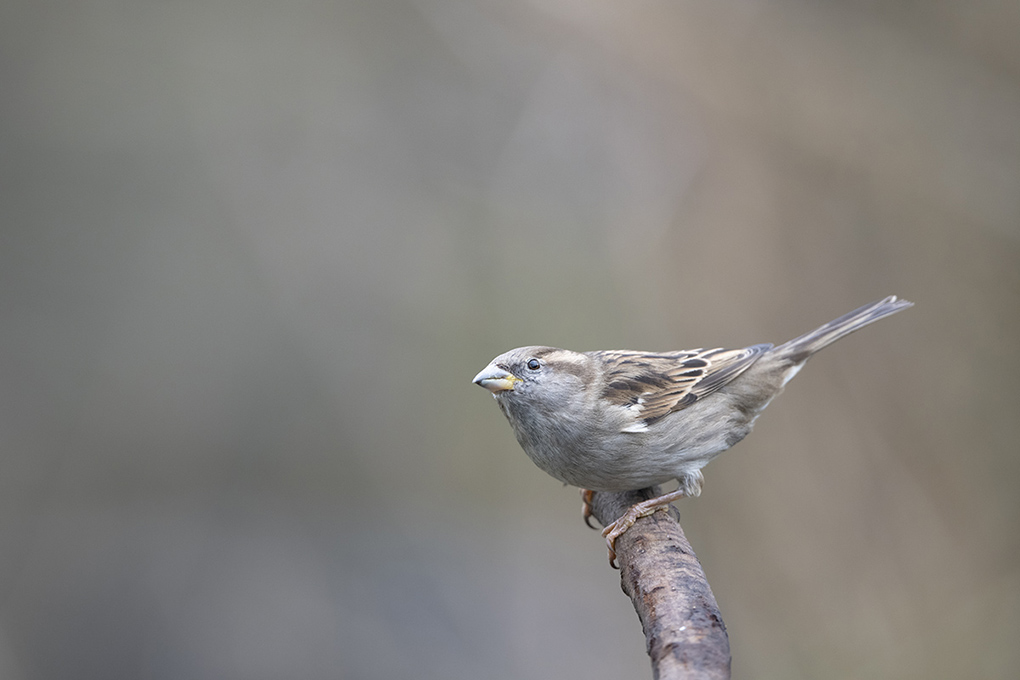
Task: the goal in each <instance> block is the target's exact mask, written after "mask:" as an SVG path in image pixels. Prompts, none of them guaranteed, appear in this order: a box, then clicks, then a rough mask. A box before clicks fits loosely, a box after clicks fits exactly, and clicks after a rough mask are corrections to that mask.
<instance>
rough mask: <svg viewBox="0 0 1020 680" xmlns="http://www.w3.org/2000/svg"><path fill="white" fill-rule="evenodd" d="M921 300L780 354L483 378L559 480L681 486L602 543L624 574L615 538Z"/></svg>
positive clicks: (537, 354) (864, 310)
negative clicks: (846, 342) (805, 377)
mask: <svg viewBox="0 0 1020 680" xmlns="http://www.w3.org/2000/svg"><path fill="white" fill-rule="evenodd" d="M912 305H913V303H912V302H908V301H906V300H898V299H897V298H896V296H890V297H887V298H885V299H884V300H879V301H877V302H873V303H871V304H868V305H864V306H863V307H861V308H860V309H856V310H854V311H852V312H850V313H849V314H846V315H845V316H841V317H840V318H838V319H836V320H835V321H830V322H829V323H827V324H825V325H824V326H821V327H820V328H818V329H816V330H813V331H811V332H810V333H807V334H806V335H802V336H800V337H799V338H796V339H794V340H791V341H789V342H787V343H785V344H783V345H779V346H778V347H773V346H772V345H771V344H762V345H752V346H751V347H745V348H744V349H694V350H684V351H678V352H633V351H629V350H607V351H596V352H572V351H570V350H565V349H557V348H555V347H519V348H517V349H514V350H510V351H509V352H507V353H505V354H501V355H499V356H498V357H496V358H495V359H493V360H492V362H491V363H490V364H489V365H488V366H486V367H485V368H484V369H482V371H481V373H479V374H478V375H476V376H475V378H474V382H475V384H476V385H481V386H482V387H484V388H486V389H487V390H489V391H490V392H492V396H493V397H495V399H496V403H497V404H498V405H499V408H500V410H501V411H503V415H505V416H506V418H507V420H509V421H510V426H511V427H512V428H513V430H514V434H515V435H516V436H517V441H518V442H519V443H520V445H521V447H522V448H523V449H524V452H525V453H527V454H528V456H529V457H530V458H531V460H532V461H534V463H535V464H536V465H537V466H538V467H540V468H541V469H543V470H545V471H546V472H547V473H549V474H550V475H552V476H553V477H555V478H556V479H558V480H560V481H561V482H564V483H566V484H571V485H573V486H578V487H581V489H582V492H581V493H582V497H583V498H584V499H585V504H584V514H585V521H587V520H588V517H589V516H590V509H589V506H588V502H589V501H590V500H591V492H592V491H628V490H634V489H643V488H646V487H649V486H654V485H656V484H662V483H664V482H667V481H669V480H671V479H676V480H678V481H679V482H680V487H679V488H678V489H677V490H676V491H673V492H671V493H666V494H663V495H661V496H658V497H656V498H651V499H649V500H646V501H643V502H641V503H637V504H635V505H634V506H632V507H631V508H630V510H628V512H627V513H625V514H624V515H623V517H620V518H619V519H617V520H616V521H615V522H613V523H611V524H610V525H609V526H607V527H605V529H604V530H603V531H602V535H603V536H605V538H606V543H607V545H608V547H609V561H610V564H612V565H613V566H614V567H615V566H616V565H615V557H616V554H615V550H614V545H615V542H616V538H617V537H618V536H620V535H621V534H623V533H624V532H625V531H626V530H627V529H629V528H630V527H631V526H632V525H633V524H634V522H635V521H636V520H637V519H638V518H639V517H644V516H647V515H650V514H652V513H653V512H655V511H656V510H659V509H666V508H667V507H668V506H669V504H670V503H671V502H672V501H674V500H676V499H678V498H681V497H683V496H698V495H699V494H700V493H701V485H702V483H703V481H704V477H702V474H701V468H703V467H705V465H707V464H708V462H709V461H710V460H712V459H713V458H715V457H716V456H717V455H719V454H720V453H722V452H723V451H725V450H726V449H728V448H730V447H731V446H733V445H734V444H736V443H737V442H739V441H740V440H741V439H743V438H744V437H746V436H747V434H748V433H749V432H750V431H751V427H752V426H753V425H754V421H755V420H756V419H757V418H758V415H759V414H760V413H761V412H762V410H763V409H764V408H765V407H766V406H768V404H769V402H770V401H772V399H773V398H774V397H775V396H776V395H777V394H779V393H780V392H781V391H782V390H783V387H784V386H785V385H786V383H787V382H789V381H790V379H791V378H793V376H795V375H796V374H797V372H798V371H799V370H800V369H801V368H802V367H803V366H804V363H805V362H807V360H808V359H809V358H810V357H811V355H812V354H814V353H815V352H817V351H818V350H820V349H822V348H823V347H825V346H826V345H829V344H831V343H833V342H835V341H836V340H839V339H840V338H842V337H843V336H845V335H849V334H850V333H853V332H854V331H856V330H857V329H859V328H863V327H864V326H867V325H868V324H870V323H873V322H875V321H878V320H879V319H881V318H883V317H886V316H889V315H890V314H895V313H896V312H899V311H901V310H903V309H906V308H907V307H911V306H912Z"/></svg>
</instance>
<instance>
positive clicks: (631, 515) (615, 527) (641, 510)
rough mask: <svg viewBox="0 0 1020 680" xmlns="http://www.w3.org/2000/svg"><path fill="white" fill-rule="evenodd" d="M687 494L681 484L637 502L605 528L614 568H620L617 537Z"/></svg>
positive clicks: (611, 564)
mask: <svg viewBox="0 0 1020 680" xmlns="http://www.w3.org/2000/svg"><path fill="white" fill-rule="evenodd" d="M686 495H687V489H686V488H685V487H684V485H682V484H681V485H680V488H679V489H677V490H676V491H671V492H670V493H664V494H662V495H661V496H656V497H655V498H649V499H648V500H644V501H641V502H640V503H635V504H634V505H632V506H630V508H629V509H628V510H627V512H625V513H623V516H622V517H620V518H619V519H617V520H616V521H615V522H613V523H612V524H610V525H609V526H607V527H606V528H605V529H603V530H602V535H603V536H605V537H606V545H607V546H608V547H609V566H611V567H612V568H613V569H619V567H618V566H616V539H617V538H619V537H620V536H621V535H622V534H623V532H625V531H627V529H630V528H631V527H632V526H634V522H636V521H638V519H640V518H641V517H647V516H648V515H651V514H652V513H653V512H656V511H657V510H668V508H669V504H670V503H672V502H673V501H675V500H677V499H679V498H683V497H684V496H686Z"/></svg>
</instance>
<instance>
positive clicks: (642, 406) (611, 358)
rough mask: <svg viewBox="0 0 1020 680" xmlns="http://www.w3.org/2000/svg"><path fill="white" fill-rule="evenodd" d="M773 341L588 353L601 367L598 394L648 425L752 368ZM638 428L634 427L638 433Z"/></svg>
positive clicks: (708, 393)
mask: <svg viewBox="0 0 1020 680" xmlns="http://www.w3.org/2000/svg"><path fill="white" fill-rule="evenodd" d="M771 348H772V345H770V344H765V345H754V346H752V347H745V348H744V349H692V350H684V351H679V352H663V353H653V352H631V351H626V350H609V351H603V352H590V353H589V354H590V355H591V356H592V357H593V358H595V359H597V360H599V361H601V362H602V363H603V366H604V367H605V376H606V381H605V386H604V387H603V392H602V396H603V397H605V398H606V399H607V400H609V401H610V402H612V403H614V404H616V405H618V406H623V407H628V408H631V409H634V410H635V411H636V416H637V418H638V419H639V423H643V424H644V425H646V426H647V425H650V424H652V423H653V422H655V421H656V420H658V419H660V418H662V417H663V416H665V415H666V414H668V413H671V412H673V411H679V410H680V409H683V408H686V407H688V406H690V405H691V404H693V403H694V402H696V401H697V400H698V399H703V398H704V397H706V396H708V395H710V394H712V393H713V392H715V391H716V390H718V389H719V388H720V387H722V386H723V385H725V384H726V383H728V382H730V381H731V380H733V379H734V378H736V377H737V376H738V375H740V374H741V373H743V372H744V371H746V370H747V369H748V368H750V367H751V364H753V363H754V362H755V361H757V360H758V359H759V357H761V355H762V353H763V352H765V351H766V350H768V349H771ZM640 429H642V428H637V429H636V430H635V431H639V430H640Z"/></svg>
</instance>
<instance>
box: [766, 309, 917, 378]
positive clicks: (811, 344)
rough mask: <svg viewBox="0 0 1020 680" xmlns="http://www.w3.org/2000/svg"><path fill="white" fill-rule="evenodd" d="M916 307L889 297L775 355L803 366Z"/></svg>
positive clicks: (789, 344) (783, 347)
mask: <svg viewBox="0 0 1020 680" xmlns="http://www.w3.org/2000/svg"><path fill="white" fill-rule="evenodd" d="M913 306H914V303H913V302H908V301H907V300H900V299H898V298H897V297H896V296H895V295H890V296H889V297H887V298H885V299H884V300H878V301H877V302H872V303H870V304H867V305H864V306H863V307H860V308H858V309H855V310H854V311H852V312H850V313H849V314H844V315H843V316H841V317H839V318H838V319H835V320H834V321H830V322H829V323H827V324H825V325H824V326H820V327H819V328H816V329H815V330H813V331H811V332H810V333H805V334H804V335H802V336H800V337H799V338H794V339H793V340H790V341H789V342H787V343H784V344H782V345H780V346H779V347H776V349H775V350H773V351H774V352H775V354H776V355H778V356H781V357H783V358H784V359H786V360H787V361H790V362H791V363H794V364H801V363H803V362H804V361H806V360H807V358H808V357H810V356H811V355H812V354H814V353H815V352H817V351H818V350H820V349H822V348H823V347H825V346H826V345H831V344H832V343H834V342H836V341H837V340H839V339H840V338H842V337H844V336H847V335H850V334H851V333H853V332H854V331H856V330H858V329H860V328H864V327H865V326H867V325H868V324H870V323H875V322H876V321H878V320H879V319H882V318H885V317H887V316H889V315H890V314H895V313H896V312H900V311H903V310H904V309H906V308H907V307H913Z"/></svg>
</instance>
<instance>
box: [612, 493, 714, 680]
mask: <svg viewBox="0 0 1020 680" xmlns="http://www.w3.org/2000/svg"><path fill="white" fill-rule="evenodd" d="M659 493H660V492H659V489H658V488H651V489H642V490H640V491H628V492H624V493H605V492H596V493H595V494H594V498H593V499H592V513H593V514H594V516H595V519H597V520H598V521H599V522H600V523H602V525H603V526H606V525H607V524H609V523H610V522H612V521H613V520H615V519H616V518H617V517H620V516H621V515H622V514H623V513H624V512H626V510H627V508H629V507H630V506H631V505H633V504H634V503H637V502H639V501H642V500H645V499H646V498H652V497H654V496H657V495H659ZM671 510H672V511H673V512H675V509H674V508H672V507H671ZM673 512H656V513H654V514H652V515H650V516H648V517H643V518H641V519H639V520H638V521H637V522H636V523H635V524H634V526H632V527H631V528H630V529H628V530H627V531H626V532H624V534H623V535H622V536H620V537H619V538H618V539H617V541H616V553H617V563H618V564H619V565H620V581H621V585H622V587H623V592H625V593H626V594H627V595H628V596H629V597H630V599H631V601H632V602H633V603H634V609H635V610H636V611H637V614H638V618H639V619H640V620H641V627H642V628H643V629H644V632H645V640H646V643H647V650H648V656H649V657H650V658H651V661H652V677H654V678H656V679H658V680H679V679H681V678H683V679H684V680H689V679H693V678H697V679H698V680H723V679H726V678H729V677H730V642H729V637H728V636H727V635H726V625H725V624H724V623H723V620H722V616H721V615H720V614H719V607H718V605H717V604H716V602H715V596H713V595H712V589H711V588H709V587H708V581H707V580H706V578H705V572H704V570H702V568H701V563H700V562H698V557H697V555H695V554H694V550H693V549H692V548H691V544H690V543H688V541H687V537H686V536H684V532H683V529H681V528H680V523H679V522H678V521H677V520H676V519H675V518H674V517H673Z"/></svg>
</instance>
